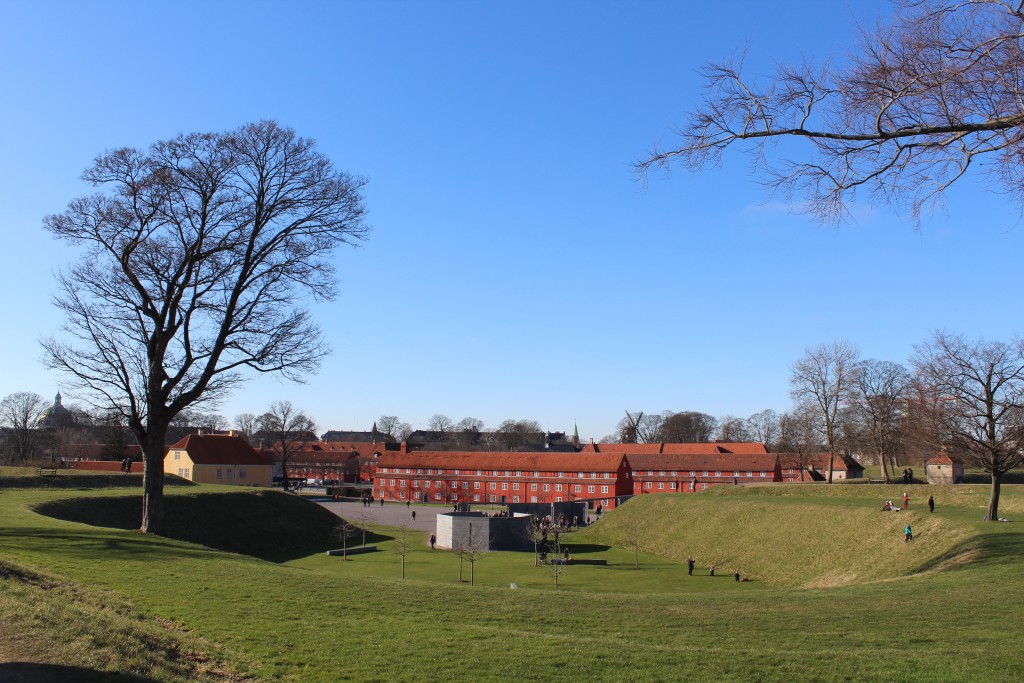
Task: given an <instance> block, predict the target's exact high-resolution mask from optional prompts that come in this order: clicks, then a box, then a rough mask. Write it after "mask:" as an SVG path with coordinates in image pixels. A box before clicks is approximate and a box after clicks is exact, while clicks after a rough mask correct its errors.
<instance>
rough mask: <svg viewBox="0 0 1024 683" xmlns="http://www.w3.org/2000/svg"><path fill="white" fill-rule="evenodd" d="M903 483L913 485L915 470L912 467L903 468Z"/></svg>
mask: <svg viewBox="0 0 1024 683" xmlns="http://www.w3.org/2000/svg"><path fill="white" fill-rule="evenodd" d="M903 483H904V484H913V483H914V470H913V468H910V467H904V468H903Z"/></svg>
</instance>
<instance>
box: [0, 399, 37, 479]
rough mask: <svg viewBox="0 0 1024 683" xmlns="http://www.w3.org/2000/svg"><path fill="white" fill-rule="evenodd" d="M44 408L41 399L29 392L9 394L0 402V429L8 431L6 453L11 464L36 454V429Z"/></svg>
mask: <svg viewBox="0 0 1024 683" xmlns="http://www.w3.org/2000/svg"><path fill="white" fill-rule="evenodd" d="M45 407H46V404H45V402H44V401H43V397H42V396H40V395H39V394H36V393H33V392H31V391H19V392H16V393H13V394H9V395H7V396H5V397H4V400H3V401H0V427H6V428H7V429H8V430H9V438H8V441H7V451H8V459H9V461H10V462H11V463H12V464H13V463H15V462H18V461H20V460H28V459H30V458H32V457H34V456H35V455H36V453H37V452H38V446H39V444H38V442H37V439H36V436H37V435H36V429H37V428H38V427H39V418H40V416H41V415H42V412H43V409H44V408H45Z"/></svg>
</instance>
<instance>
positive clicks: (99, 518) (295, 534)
mask: <svg viewBox="0 0 1024 683" xmlns="http://www.w3.org/2000/svg"><path fill="white" fill-rule="evenodd" d="M164 507H165V512H166V517H167V530H166V536H167V537H168V538H173V539H176V540H179V541H186V542H189V543H198V544H199V545H204V546H208V547H210V548H216V549H218V550H226V551H228V552H234V553H242V554H245V555H252V556H253V557H259V558H262V559H264V560H269V561H271V562H282V561H286V560H289V559H294V558H297V557H304V556H306V555H310V554H311V553H317V552H321V551H323V550H326V549H327V548H328V547H333V544H332V543H331V542H330V538H331V532H332V531H333V529H334V528H335V527H336V526H337V525H338V518H337V517H335V516H334V515H333V514H331V513H330V512H328V511H327V510H325V509H323V508H322V507H320V506H319V505H315V504H311V503H309V502H308V501H305V500H302V499H300V498H298V497H297V496H293V495H290V494H287V493H282V492H280V491H266V490H254V491H238V490H237V489H234V490H230V491H220V492H209V493H191V492H189V493H184V492H182V493H179V494H177V495H171V496H167V497H166V498H165V504H164ZM33 509H34V510H35V511H36V512H38V513H40V514H43V515H46V516H48V517H55V518H57V519H63V520H66V521H69V522H80V523H83V524H89V525H92V526H98V527H108V528H113V529H137V528H138V527H139V520H141V519H142V497H141V496H140V495H138V494H136V495H120V496H102V497H91V496H89V497H84V496H83V497H79V496H76V497H73V498H62V499H60V500H50V501H45V502H42V503H39V504H37V505H35V506H34V507H33Z"/></svg>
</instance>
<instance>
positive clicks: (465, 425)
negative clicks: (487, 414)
mask: <svg viewBox="0 0 1024 683" xmlns="http://www.w3.org/2000/svg"><path fill="white" fill-rule="evenodd" d="M455 428H456V429H458V430H459V431H460V432H480V431H483V428H484V421H483V420H479V419H477V418H475V417H464V418H462V419H461V420H459V422H458V424H456V425H455Z"/></svg>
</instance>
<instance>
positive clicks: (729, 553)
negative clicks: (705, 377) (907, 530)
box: [582, 485, 1020, 587]
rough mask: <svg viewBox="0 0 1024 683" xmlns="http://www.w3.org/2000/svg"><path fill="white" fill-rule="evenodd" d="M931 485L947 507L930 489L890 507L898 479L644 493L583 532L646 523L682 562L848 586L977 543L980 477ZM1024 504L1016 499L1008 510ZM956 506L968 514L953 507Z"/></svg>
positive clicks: (645, 540) (629, 530) (590, 535)
mask: <svg viewBox="0 0 1024 683" xmlns="http://www.w3.org/2000/svg"><path fill="white" fill-rule="evenodd" d="M923 491H925V489H923V488H922V487H912V491H911V492H912V493H913V494H914V496H915V497H916V496H917V495H918V494H919V493H921V492H923ZM930 491H931V492H932V493H933V495H935V496H936V497H937V498H938V500H939V501H940V502H939V514H930V513H929V512H928V509H927V507H926V506H925V505H924V503H925V501H926V500H927V497H926V496H925V497H924V500H916V501H915V500H913V499H912V500H911V509H910V510H907V511H903V512H881V511H880V508H881V503H882V501H883V500H887V499H891V500H897V499H899V500H900V501H902V494H903V489H899V490H897V487H892V486H888V487H886V486H872V487H868V486H864V485H845V486H840V485H833V486H832V487H827V486H793V487H756V488H750V489H733V490H730V489H726V488H724V487H723V488H722V489H718V490H717V492H716V493H715V494H713V495H712V494H710V492H709V494H708V495H700V496H664V495H660V496H659V495H654V496H639V497H637V498H634V499H632V500H631V501H630V502H629V503H628V504H626V505H624V506H623V507H622V508H621V509H620V510H617V511H616V512H615V513H614V514H609V515H607V516H606V517H605V519H603V520H602V521H601V523H600V524H598V525H596V526H595V527H593V528H592V529H591V530H589V531H588V532H586V533H585V534H583V535H582V539H586V540H589V541H592V542H594V543H603V544H608V545H615V546H622V547H632V544H633V542H634V541H633V539H634V537H635V535H636V533H637V530H638V528H639V529H640V535H641V539H642V540H641V549H642V550H644V551H646V552H651V553H654V554H657V555H659V556H661V557H665V558H668V559H671V560H674V561H677V562H685V561H686V558H687V556H688V555H693V557H694V558H695V559H696V560H697V562H698V564H699V565H700V566H701V567H702V568H704V567H707V566H708V565H711V564H713V565H715V566H716V567H718V568H719V570H720V571H728V572H729V573H732V572H733V571H734V570H737V569H739V570H740V571H741V572H742V573H743V574H744V575H749V576H751V577H753V578H755V579H759V580H762V581H765V582H768V583H770V584H772V585H776V586H803V587H825V586H840V585H846V584H852V583H857V582H864V581H876V580H881V579H889V578H895V577H899V576H905V575H907V574H910V573H913V572H915V571H918V570H920V569H921V568H923V567H931V566H933V565H934V564H935V559H936V558H939V557H946V558H950V559H952V558H953V557H955V556H956V555H958V554H959V553H961V552H967V551H968V550H969V549H970V547H972V539H975V538H976V536H977V530H976V529H975V528H973V526H971V525H967V524H965V523H964V519H963V517H964V515H963V514H962V509H966V508H967V506H968V505H977V504H979V501H980V500H982V498H983V495H984V493H983V492H980V491H977V490H974V487H970V489H966V488H961V490H956V487H945V488H939V487H933V488H931V489H930ZM1019 505H1020V504H1019V501H1016V500H1011V501H1008V503H1007V504H1006V506H1005V507H1004V510H1007V511H1009V510H1013V511H1018V510H1019V509H1020V508H1019ZM949 509H954V510H958V512H961V514H957V515H947V514H944V511H945V510H949ZM1008 513H1009V512H1008ZM907 523H910V524H911V525H912V527H913V530H914V537H915V538H914V542H913V543H911V544H905V543H904V535H903V528H904V526H905V525H906V524H907Z"/></svg>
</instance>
